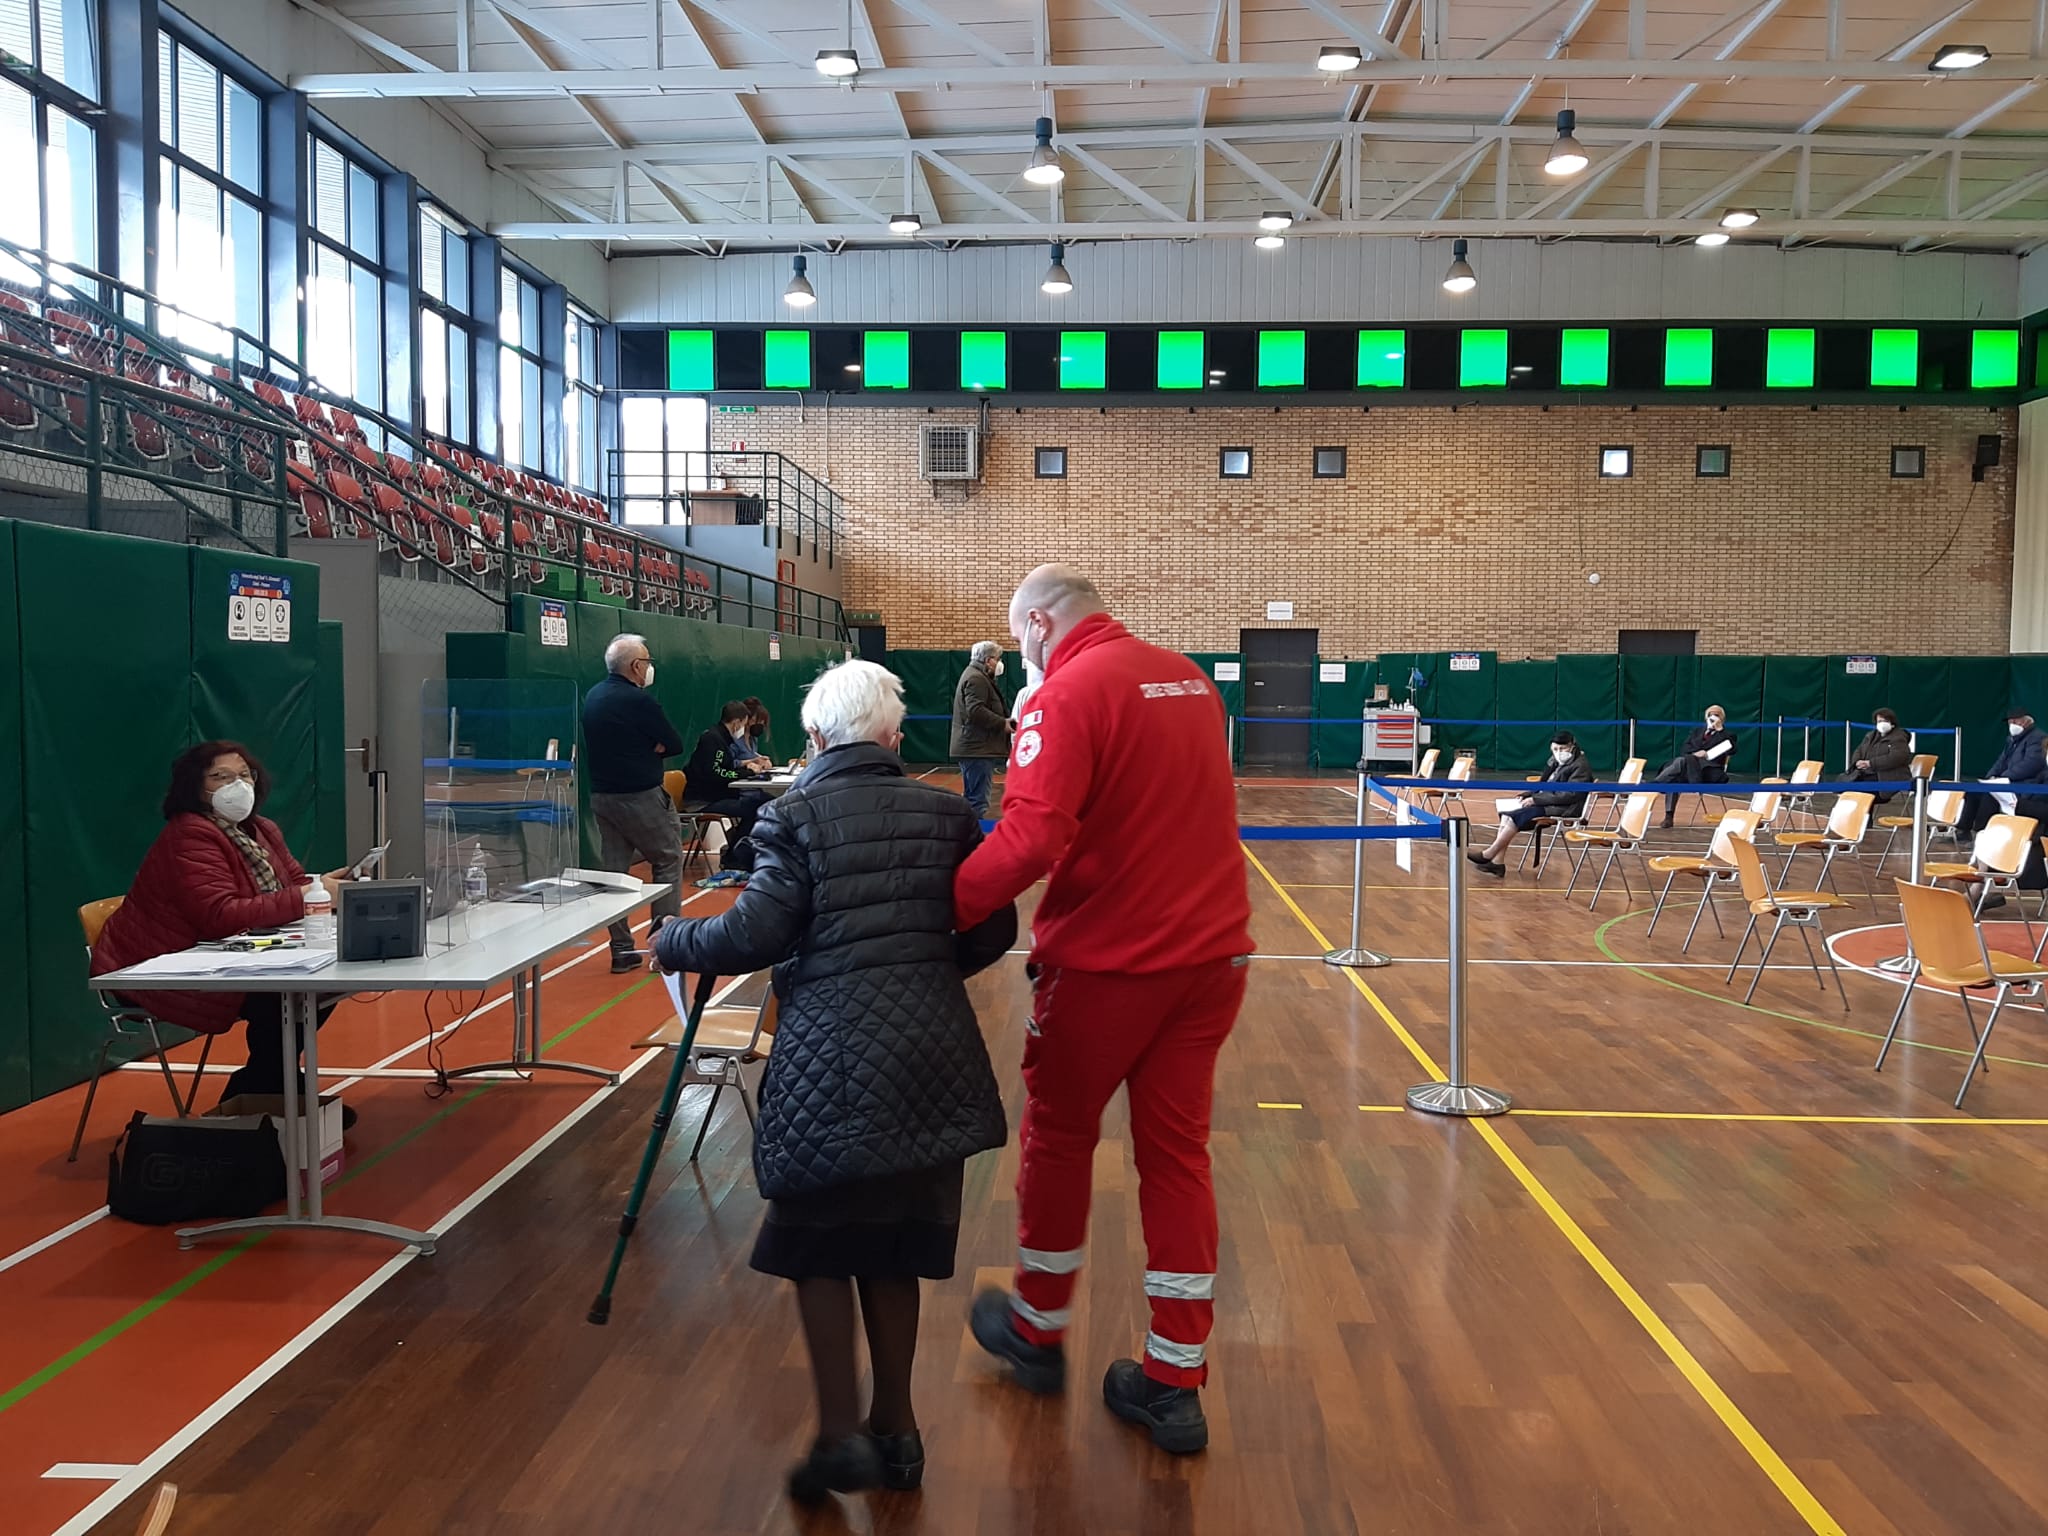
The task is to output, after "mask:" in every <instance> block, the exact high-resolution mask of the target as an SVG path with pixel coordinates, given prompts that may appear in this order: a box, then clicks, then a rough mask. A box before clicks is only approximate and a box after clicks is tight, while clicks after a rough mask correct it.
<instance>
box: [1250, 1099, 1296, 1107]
mask: <svg viewBox="0 0 2048 1536" xmlns="http://www.w3.org/2000/svg"><path fill="white" fill-rule="evenodd" d="M1259 1108H1261V1109H1299V1108H1301V1106H1300V1105H1299V1104H1272V1103H1268V1102H1267V1101H1266V1100H1264V1099H1261V1100H1259Z"/></svg>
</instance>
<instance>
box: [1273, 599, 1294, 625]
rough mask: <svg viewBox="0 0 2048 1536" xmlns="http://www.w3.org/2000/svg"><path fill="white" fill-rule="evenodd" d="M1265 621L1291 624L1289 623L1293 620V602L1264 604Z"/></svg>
mask: <svg viewBox="0 0 2048 1536" xmlns="http://www.w3.org/2000/svg"><path fill="white" fill-rule="evenodd" d="M1266 622H1267V623H1268V624H1291V623H1293V622H1294V604H1292V603H1268V604H1266Z"/></svg>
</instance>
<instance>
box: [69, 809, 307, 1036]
mask: <svg viewBox="0 0 2048 1536" xmlns="http://www.w3.org/2000/svg"><path fill="white" fill-rule="evenodd" d="M248 829H249V831H250V833H251V834H253V835H254V836H255V838H256V840H257V841H258V842H260V843H261V844H262V845H263V846H264V847H265V848H266V849H267V850H269V853H270V862H271V866H272V868H274V869H275V870H276V871H277V878H278V879H279V880H280V881H282V882H283V883H284V889H283V890H281V891H276V892H273V893H272V894H270V895H268V896H266V895H264V894H263V893H262V892H261V891H259V890H257V889H256V876H255V873H254V872H253V871H252V870H251V869H250V868H249V861H248V860H247V859H245V858H243V857H242V851H241V850H240V849H239V848H237V847H236V846H235V845H234V843H233V841H232V840H230V838H229V837H228V835H227V833H226V832H224V831H222V830H221V827H220V824H219V823H218V822H216V821H215V820H214V819H213V818H212V817H210V816H195V815H193V814H191V813H190V812H185V813H182V814H180V815H177V816H173V817H172V818H171V819H170V821H169V822H168V823H167V824H166V825H165V827H164V829H163V831H162V832H161V833H159V834H158V835H157V840H156V842H155V843H153V844H151V846H150V850H149V853H148V856H147V857H145V858H144V859H143V861H142V868H141V869H140V870H138V871H137V872H136V875H135V884H134V885H133V886H131V887H129V890H128V899H127V900H126V901H124V902H122V903H121V908H120V910H119V911H118V912H116V913H115V914H114V915H113V916H112V917H110V918H108V919H107V926H106V927H105V928H104V929H102V930H101V931H100V941H99V943H97V944H95V945H94V946H93V950H92V973H93V975H95V976H99V975H103V974H105V973H106V972H108V971H118V970H120V969H121V968H122V967H123V966H129V965H140V964H141V963H142V962H143V961H144V960H154V959H155V958H156V957H157V956H158V955H168V954H174V953H176V952H177V951H178V950H181V949H190V948H191V947H192V946H193V945H194V944H198V943H201V942H203V941H205V940H208V939H225V938H230V937H232V936H233V935H235V934H238V933H241V932H244V931H245V930H247V929H250V928H276V927H280V926H282V925H283V924H285V923H295V922H297V921H298V920H299V919H300V918H302V917H304V916H305V915H306V895H305V891H304V889H303V887H304V885H305V883H306V872H305V870H303V869H301V868H300V867H299V861H298V860H297V859H295V858H293V857H292V856H291V851H290V850H289V849H288V848H286V847H285V845H284V834H283V833H282V832H280V831H278V829H277V823H276V822H273V821H266V820H264V818H263V817H261V816H252V817H250V818H249V821H248ZM128 996H129V997H130V1000H131V1001H133V1002H134V1003H135V1004H136V1005H137V1006H138V1007H142V1008H147V1009H148V1010H149V1011H150V1012H151V1013H153V1014H155V1015H156V1016H157V1017H158V1018H160V1019H162V1020H164V1021H165V1022H166V1023H170V1024H181V1025H183V1026H184V1027H185V1028H187V1029H197V1030H202V1031H204V1032H205V1033H207V1034H209V1035H217V1034H219V1033H220V1032H221V1031H222V1030H225V1029H230V1028H232V1027H233V1026H234V1023H235V1021H236V1020H237V1019H239V1018H240V1017H241V1016H242V995H241V994H240V993H239V992H227V993H223V992H138V993H133V994H128Z"/></svg>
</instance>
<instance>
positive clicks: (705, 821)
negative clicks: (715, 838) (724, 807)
mask: <svg viewBox="0 0 2048 1536" xmlns="http://www.w3.org/2000/svg"><path fill="white" fill-rule="evenodd" d="M688 782H689V780H688V779H687V778H686V777H685V775H684V774H683V772H682V770H680V769H677V768H671V769H669V770H668V772H666V773H664V774H663V775H662V776H661V787H662V788H663V789H664V790H666V791H667V792H668V798H669V804H671V805H673V806H674V807H675V808H676V831H677V833H678V834H679V835H680V836H681V837H682V839H683V863H684V864H685V865H688V864H689V862H690V861H691V860H692V859H694V858H696V857H697V856H698V855H699V854H702V855H704V856H705V857H706V858H709V857H710V850H709V849H708V848H706V847H705V846H704V844H705V842H706V840H707V839H708V837H709V836H710V832H711V829H712V828H713V827H714V826H715V827H717V828H719V829H720V830H721V831H722V832H723V833H724V834H725V836H726V837H728V838H730V837H731V836H732V829H733V828H734V827H735V826H737V825H738V823H737V822H735V821H734V820H733V819H732V817H730V816H722V815H718V814H716V813H714V812H711V811H707V810H705V809H704V807H703V806H702V805H696V806H692V805H691V804H690V803H689V801H688V800H686V799H685V798H684V791H685V786H686V785H687V784H688Z"/></svg>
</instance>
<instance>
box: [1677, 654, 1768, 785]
mask: <svg viewBox="0 0 2048 1536" xmlns="http://www.w3.org/2000/svg"><path fill="white" fill-rule="evenodd" d="M1679 659H1680V660H1682V661H1683V660H1688V659H1689V660H1691V661H1692V662H1693V663H1694V667H1693V678H1692V691H1691V693H1690V694H1689V695H1687V694H1681V695H1680V707H1679V712H1678V713H1677V714H1675V715H1673V716H1672V717H1671V718H1672V719H1674V720H1686V719H1694V718H1696V719H1698V720H1699V722H1700V723H1701V724H1702V725H1704V724H1706V716H1707V706H1708V705H1709V704H1719V705H1720V706H1721V707H1722V708H1723V709H1725V710H1727V711H1728V718H1729V719H1730V720H1761V719H1763V718H1764V716H1763V707H1764V659H1763V657H1761V656H1694V657H1690V658H1686V657H1681V658H1679ZM1682 670H1683V669H1681V671H1682ZM1734 738H1735V750H1734V751H1733V752H1732V753H1730V754H1729V756H1728V772H1729V773H1730V774H1731V775H1733V776H1734V777H1736V778H1738V779H1740V778H1758V777H1761V776H1762V775H1763V774H1764V773H1767V772H1769V770H1768V769H1766V768H1764V767H1763V766H1762V765H1763V764H1765V763H1768V762H1770V761H1772V758H1773V754H1774V753H1775V751H1776V742H1775V740H1774V738H1773V737H1772V734H1771V733H1770V732H1769V731H1736V732H1735V733H1734ZM1659 766H1662V765H1661V764H1660V765H1659Z"/></svg>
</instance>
